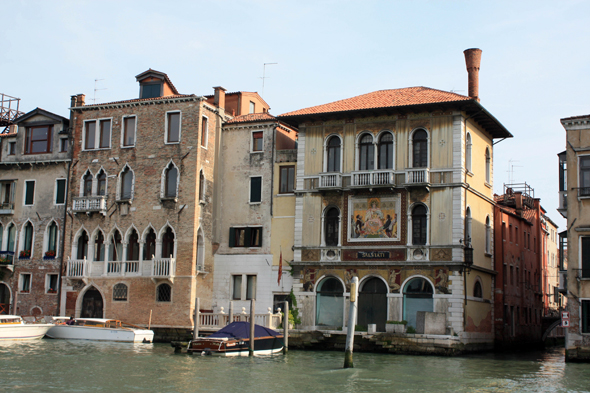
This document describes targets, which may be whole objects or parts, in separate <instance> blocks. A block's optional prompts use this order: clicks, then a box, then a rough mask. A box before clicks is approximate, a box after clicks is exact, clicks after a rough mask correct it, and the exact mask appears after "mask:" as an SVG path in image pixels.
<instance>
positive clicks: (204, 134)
mask: <svg viewBox="0 0 590 393" xmlns="http://www.w3.org/2000/svg"><path fill="white" fill-rule="evenodd" d="M208 138H209V120H208V119H207V118H206V117H204V116H203V118H202V119H201V146H202V147H207V139H208Z"/></svg>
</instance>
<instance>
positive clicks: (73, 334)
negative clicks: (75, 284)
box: [47, 318, 154, 343]
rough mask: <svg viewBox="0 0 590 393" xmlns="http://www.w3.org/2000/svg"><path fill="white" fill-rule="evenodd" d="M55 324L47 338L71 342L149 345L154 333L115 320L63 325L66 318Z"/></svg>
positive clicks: (83, 320) (95, 320)
mask: <svg viewBox="0 0 590 393" xmlns="http://www.w3.org/2000/svg"><path fill="white" fill-rule="evenodd" d="M55 320H56V324H55V325H52V326H53V327H52V328H51V329H49V331H48V332H47V337H50V338H60V339H71V340H98V341H120V342H133V343H151V342H153V341H154V332H153V331H152V330H148V329H143V328H140V327H138V326H134V325H129V324H124V323H122V322H121V321H119V320H117V319H105V318H77V319H75V320H74V323H73V324H71V325H68V324H66V323H65V321H66V320H67V318H55Z"/></svg>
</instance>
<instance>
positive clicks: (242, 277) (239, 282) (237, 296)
mask: <svg viewBox="0 0 590 393" xmlns="http://www.w3.org/2000/svg"><path fill="white" fill-rule="evenodd" d="M244 283H245V284H246V285H245V286H244V285H243V284H244ZM232 299H233V300H251V299H256V275H254V274H235V275H232Z"/></svg>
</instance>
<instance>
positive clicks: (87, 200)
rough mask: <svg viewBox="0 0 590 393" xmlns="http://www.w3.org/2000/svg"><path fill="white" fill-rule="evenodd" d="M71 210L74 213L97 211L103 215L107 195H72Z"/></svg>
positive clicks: (105, 209) (105, 212) (104, 214)
mask: <svg viewBox="0 0 590 393" xmlns="http://www.w3.org/2000/svg"><path fill="white" fill-rule="evenodd" d="M72 200H73V206H72V210H73V211H74V213H86V214H90V213H94V212H98V213H100V214H102V215H103V216H106V215H107V197H106V195H99V196H85V197H74V198H72Z"/></svg>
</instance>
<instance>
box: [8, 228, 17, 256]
mask: <svg viewBox="0 0 590 393" xmlns="http://www.w3.org/2000/svg"><path fill="white" fill-rule="evenodd" d="M7 240H8V241H7V242H6V251H12V252H14V245H15V243H16V225H14V224H10V225H9V226H8V239H7Z"/></svg>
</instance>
